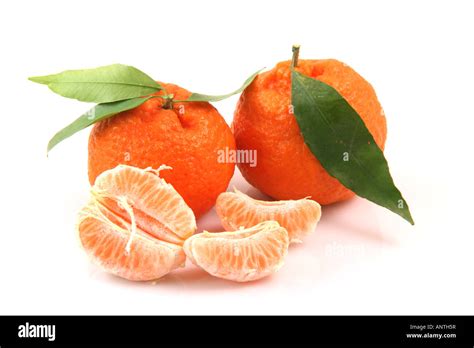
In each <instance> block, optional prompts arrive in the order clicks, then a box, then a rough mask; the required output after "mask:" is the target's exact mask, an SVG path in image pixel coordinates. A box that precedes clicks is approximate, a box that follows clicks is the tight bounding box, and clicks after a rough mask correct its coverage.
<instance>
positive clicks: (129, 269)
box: [78, 207, 186, 281]
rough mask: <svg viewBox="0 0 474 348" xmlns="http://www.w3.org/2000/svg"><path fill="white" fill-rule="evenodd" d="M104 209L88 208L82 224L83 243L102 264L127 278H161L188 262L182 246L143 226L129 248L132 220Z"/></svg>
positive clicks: (93, 258) (97, 262)
mask: <svg viewBox="0 0 474 348" xmlns="http://www.w3.org/2000/svg"><path fill="white" fill-rule="evenodd" d="M102 209H103V208H100V207H92V208H89V210H86V211H84V212H83V213H82V214H81V218H80V221H79V225H78V229H79V238H80V241H81V244H82V246H83V247H84V249H85V251H86V252H87V254H88V255H89V256H90V257H91V258H92V260H93V261H94V263H96V264H97V265H99V266H100V267H101V268H103V269H104V270H106V271H107V272H109V273H112V274H115V275H117V276H119V277H122V278H125V279H129V280H135V281H146V280H154V279H158V278H161V277H162V276H164V275H166V274H167V273H169V272H170V271H172V270H174V269H176V268H178V267H180V266H182V265H183V264H184V262H185V259H186V256H185V254H184V252H183V249H182V247H180V246H178V245H175V244H172V243H167V242H163V241H160V240H158V239H156V238H153V237H151V236H149V235H148V234H147V233H145V232H143V231H142V230H140V229H138V230H137V231H136V234H135V235H134V236H133V240H132V243H131V244H130V249H129V251H127V244H128V243H129V240H130V234H131V232H130V226H129V224H128V223H127V222H126V221H124V220H122V219H121V218H120V217H117V216H114V217H112V216H108V217H107V214H110V213H107V212H105V211H100V210H102ZM101 216H103V217H101ZM104 217H105V219H110V221H106V220H105V219H104Z"/></svg>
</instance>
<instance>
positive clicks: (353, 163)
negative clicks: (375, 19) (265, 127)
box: [291, 71, 414, 225]
mask: <svg viewBox="0 0 474 348" xmlns="http://www.w3.org/2000/svg"><path fill="white" fill-rule="evenodd" d="M291 80H292V83H291V95H292V97H291V98H292V104H293V108H294V114H295V117H296V120H297V122H298V125H299V127H300V129H301V132H302V134H303V137H304V140H305V142H306V144H307V145H308V147H309V148H310V149H311V152H312V153H313V154H314V155H315V156H316V157H317V159H318V160H319V161H320V162H321V164H322V166H323V167H324V168H325V169H326V171H327V172H328V173H329V174H330V175H332V176H333V177H335V178H336V179H338V180H339V181H340V182H341V183H342V184H343V185H344V186H345V187H347V188H348V189H350V190H352V191H353V192H355V193H356V194H357V195H359V196H361V197H364V198H366V199H368V200H370V201H372V202H374V203H376V204H378V205H380V206H383V207H385V208H388V209H390V210H391V211H392V212H394V213H396V214H398V215H400V216H401V217H403V218H404V219H405V220H407V221H408V222H410V223H411V224H412V225H413V224H414V222H413V219H412V217H411V214H410V210H409V208H408V204H407V202H406V201H405V199H404V198H403V197H402V195H401V193H400V191H399V190H398V189H397V188H396V186H395V184H394V182H393V179H392V177H391V175H390V171H389V168H388V163H387V161H386V159H385V157H384V155H383V152H382V150H380V148H379V147H378V146H377V144H376V143H375V141H374V138H373V137H372V134H371V133H370V132H369V131H368V129H367V127H366V126H365V123H364V122H363V121H362V119H361V118H360V116H359V114H357V112H356V111H355V110H354V109H353V108H352V107H351V106H350V105H349V103H348V102H347V101H346V100H345V99H344V98H343V97H342V96H341V95H340V94H339V93H338V92H337V91H336V90H335V89H334V88H332V87H331V86H329V85H327V84H325V83H323V82H321V81H318V80H316V79H313V78H310V77H307V76H305V75H302V74H300V73H298V72H296V71H293V72H292V76H291Z"/></svg>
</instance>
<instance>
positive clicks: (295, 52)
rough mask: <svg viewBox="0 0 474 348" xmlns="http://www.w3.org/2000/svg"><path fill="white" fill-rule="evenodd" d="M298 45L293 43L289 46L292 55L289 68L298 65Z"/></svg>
mask: <svg viewBox="0 0 474 348" xmlns="http://www.w3.org/2000/svg"><path fill="white" fill-rule="evenodd" d="M300 47H301V46H300V45H293V47H292V48H291V50H292V52H293V57H292V58H291V68H292V69H294V68H296V67H297V66H298V57H299V55H300Z"/></svg>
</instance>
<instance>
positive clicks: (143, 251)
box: [78, 165, 196, 280]
mask: <svg viewBox="0 0 474 348" xmlns="http://www.w3.org/2000/svg"><path fill="white" fill-rule="evenodd" d="M91 193H92V194H91V199H90V201H89V203H88V204H87V205H86V207H84V208H83V209H82V210H81V212H80V213H79V222H78V231H79V239H80V242H81V244H82V246H83V247H84V249H85V251H86V252H87V254H89V256H90V257H91V258H92V260H93V261H94V262H95V263H96V264H98V265H99V266H101V267H102V268H103V269H104V270H106V271H107V272H109V273H113V274H115V275H117V276H120V277H123V278H126V279H130V280H153V279H158V278H160V277H162V276H164V275H165V274H167V273H169V272H170V271H172V270H173V269H175V268H177V267H180V266H183V265H184V262H185V259H186V257H185V254H184V251H183V248H182V244H183V243H184V240H185V239H186V238H188V237H189V236H191V235H192V234H193V233H194V232H195V230H196V220H195V218H194V214H193V212H192V210H191V209H190V208H189V207H188V206H187V205H186V203H185V202H184V200H183V199H182V198H181V196H180V195H179V194H178V193H177V192H176V191H175V190H174V188H173V186H172V185H170V184H168V183H167V182H166V181H164V180H163V179H162V178H160V177H159V169H158V170H154V169H139V168H135V167H131V166H126V165H119V166H117V167H116V168H114V169H111V170H107V171H105V172H103V173H102V174H101V175H99V176H98V177H97V180H96V182H95V185H94V186H93V187H92V188H91Z"/></svg>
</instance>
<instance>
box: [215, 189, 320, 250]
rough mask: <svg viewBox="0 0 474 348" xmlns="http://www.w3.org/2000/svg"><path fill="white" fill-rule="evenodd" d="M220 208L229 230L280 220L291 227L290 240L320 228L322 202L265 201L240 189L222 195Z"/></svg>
mask: <svg viewBox="0 0 474 348" xmlns="http://www.w3.org/2000/svg"><path fill="white" fill-rule="evenodd" d="M216 211H217V215H218V216H219V218H220V219H221V223H222V225H223V226H224V228H225V229H226V230H227V231H235V230H237V229H239V228H241V227H244V228H248V227H251V226H254V225H256V224H258V223H260V222H263V221H267V220H274V221H277V222H278V223H279V224H280V225H281V226H282V227H284V228H285V229H286V230H287V231H288V235H289V237H290V242H301V241H302V239H303V238H304V237H305V236H307V235H308V234H310V233H311V232H313V231H314V230H315V229H316V225H317V224H318V222H319V220H320V218H321V206H320V205H319V204H318V203H317V202H315V201H313V200H311V199H307V198H303V199H299V200H287V201H261V200H257V199H253V198H251V197H249V196H247V195H246V194H244V193H242V192H240V191H238V190H236V189H235V192H224V193H221V194H220V195H219V197H218V199H217V203H216Z"/></svg>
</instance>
